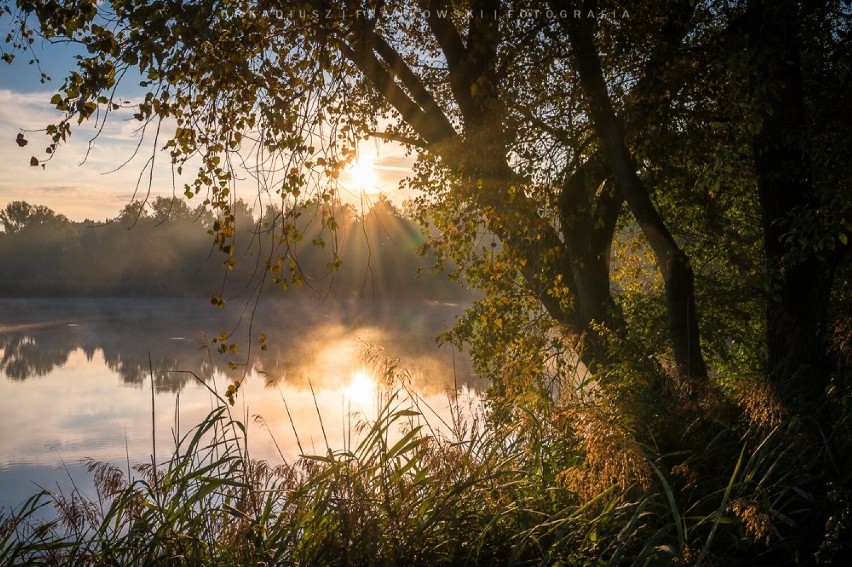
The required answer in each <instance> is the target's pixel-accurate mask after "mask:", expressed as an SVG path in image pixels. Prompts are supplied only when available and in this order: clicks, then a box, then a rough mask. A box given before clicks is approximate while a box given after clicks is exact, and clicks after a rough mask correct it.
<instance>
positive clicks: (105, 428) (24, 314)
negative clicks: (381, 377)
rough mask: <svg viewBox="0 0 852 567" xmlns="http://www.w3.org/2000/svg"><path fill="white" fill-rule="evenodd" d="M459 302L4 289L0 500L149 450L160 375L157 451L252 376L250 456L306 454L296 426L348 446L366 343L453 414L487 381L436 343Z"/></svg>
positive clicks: (369, 403) (79, 481) (309, 442)
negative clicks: (232, 301)
mask: <svg viewBox="0 0 852 567" xmlns="http://www.w3.org/2000/svg"><path fill="white" fill-rule="evenodd" d="M461 309H462V307H461V306H459V305H455V304H450V303H438V302H422V301H416V302H394V303H388V304H383V305H367V304H345V305H343V304H332V303H328V302H326V303H312V302H307V301H304V302H295V301H292V302H279V303H269V304H266V305H261V307H260V308H259V309H258V310H256V311H255V312H254V316H253V317H252V316H251V314H250V313H247V312H246V313H242V312H241V309H240V308H239V307H237V306H236V305H235V306H233V307H229V308H228V309H225V310H224V311H220V310H217V309H215V308H212V307H210V306H209V304H207V303H206V302H205V301H202V300H195V299H192V300H189V299H83V300H81V299H39V300H32V299H26V300H22V299H19V300H0V426H2V431H3V434H2V435H0V507H2V508H5V509H6V510H7V511H8V508H9V507H13V506H18V505H19V504H20V503H21V502H23V501H24V500H25V499H26V498H27V497H28V496H30V495H32V494H34V493H35V492H37V491H38V490H39V487H43V488H46V489H49V490H54V491H58V490H62V491H64V492H66V493H67V492H68V491H69V490H70V488H71V486H72V485H77V486H78V487H80V488H82V489H83V490H87V487H88V490H90V487H91V483H90V481H89V479H88V475H87V474H86V473H85V467H84V465H83V464H82V462H83V461H84V459H88V458H91V459H96V460H104V461H109V462H111V463H113V464H116V465H119V466H122V467H125V466H127V464H128V463H129V464H130V465H133V464H136V463H140V462H150V459H151V454H152V452H153V451H152V448H153V441H152V440H153V438H154V433H153V432H152V396H151V380H152V377H153V381H154V391H155V396H154V400H153V416H154V417H153V421H154V424H155V429H156V449H157V457H158V459H159V460H160V461H162V460H163V459H164V458H167V456H168V455H169V453H170V452H171V450H173V448H174V437H175V435H179V436H182V435H183V434H185V433H186V432H187V431H189V430H190V429H191V428H192V426H194V425H196V424H197V423H198V422H199V421H200V420H201V419H202V418H203V417H204V416H205V415H206V414H207V413H208V412H209V411H210V410H211V409H212V408H213V407H215V405H216V404H217V403H218V402H217V400H216V398H215V396H214V395H213V394H211V393H210V391H209V389H208V386H209V387H210V388H213V389H214V390H217V391H219V392H224V391H225V388H226V387H227V385H228V384H230V383H232V381H233V380H235V379H243V378H244V380H243V382H242V387H241V389H240V394H239V396H238V399H237V403H236V405H235V406H234V407H233V412H234V414H235V417H242V419H243V420H245V421H246V422H247V423H250V424H251V428H250V431H249V442H250V444H249V448H250V451H251V452H252V454H253V456H254V457H257V458H263V459H268V460H272V461H280V460H281V459H282V458H285V459H293V458H295V457H297V456H298V453H299V450H298V446H297V437H296V436H297V435H298V440H299V441H300V442H301V445H302V448H303V449H304V450H305V452H306V453H311V452H314V451H316V452H317V453H325V451H326V439H327V440H328V443H329V445H331V446H332V447H336V448H339V447H341V446H343V443H344V439H345V438H346V437H347V436H348V435H349V433H348V430H349V429H351V428H350V427H349V425H350V424H351V423H352V422H353V420H357V419H358V418H359V416H362V415H366V416H367V417H369V416H370V415H371V414H374V413H375V408H376V398H377V387H376V383H375V378H374V375H375V373H374V370H373V368H372V367H371V366H370V364H369V363H367V362H365V361H364V360H363V353H364V351H365V349H366V348H368V346H369V345H375V346H379V347H382V350H381V355H382V356H386V357H389V358H393V359H399V360H400V367H404V368H406V369H407V370H408V371H409V373H410V376H411V385H412V387H413V389H414V390H416V391H417V392H418V393H419V394H420V395H421V396H423V398H424V400H425V401H426V402H427V403H428V405H429V407H431V408H434V409H435V410H436V411H437V412H438V413H439V414H441V415H442V416H443V417H444V418H446V417H447V414H448V413H449V412H448V410H447V409H446V408H447V399H448V395H449V393H450V392H453V391H455V390H456V389H458V388H474V389H475V388H478V387H481V386H483V384H481V383H480V382H479V381H478V380H477V379H476V377H475V376H474V375H473V374H472V372H471V367H470V363H469V360H468V359H467V358H465V357H464V356H462V355H460V354H459V353H455V352H453V350H452V349H451V348H450V347H449V346H444V347H442V348H439V347H438V345H437V343H436V342H435V336H436V335H437V334H438V333H440V332H441V331H443V330H446V329H447V328H449V326H450V325H451V324H452V321H453V318H454V317H455V315H457V314H458V313H459V312H460V311H461ZM249 328H251V334H249ZM222 332H226V333H232V338H229V339H228V341H227V342H228V343H229V344H231V343H234V342H235V343H236V344H237V345H238V346H239V348H238V350H237V351H236V353H234V352H232V351H231V350H230V349H229V350H228V351H227V352H226V353H225V354H221V353H219V352H218V349H217V346H218V344H219V343H213V342H212V339H214V338H216V337H218V336H219V335H220V333H222ZM261 333H263V334H265V335H266V337H267V338H266V340H265V342H264V343H263V344H266V346H267V348H266V350H264V351H262V350H261V349H260V345H261V344H262V343H261V339H260V335H261ZM149 361H150V362H149ZM195 376H198V378H201V379H203V380H204V382H205V383H204V384H202V383H201V382H200V381H199V379H198V378H196V377H195ZM312 388H313V392H312V391H311V389H312ZM285 402H286V407H287V408H289V410H290V414H291V415H292V418H293V421H292V423H291V421H290V418H289V417H288V415H287V411H286V410H285ZM318 415H321V416H322V424H323V426H324V429H325V435H323V433H322V428H321V427H320V418H319V417H318ZM256 416H259V417H256ZM353 416H354V417H353ZM294 427H295V433H294ZM273 439H274V441H273ZM279 449H280V452H279Z"/></svg>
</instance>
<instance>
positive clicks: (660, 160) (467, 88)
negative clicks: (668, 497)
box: [4, 0, 852, 526]
mask: <svg viewBox="0 0 852 567" xmlns="http://www.w3.org/2000/svg"><path fill="white" fill-rule="evenodd" d="M5 9H6V10H7V11H8V12H9V13H10V14H12V15H13V17H14V18H15V20H14V21H15V27H14V28H13V30H12V33H11V34H10V36H9V42H8V48H7V50H6V51H4V59H7V60H11V59H12V58H13V56H14V55H15V54H16V53H18V52H20V51H24V50H26V49H28V46H29V45H30V44H31V43H32V42H34V41H41V39H42V38H44V39H46V40H49V41H72V42H75V43H79V44H81V45H82V46H84V47H86V48H87V54H85V55H81V56H80V57H79V59H78V68H77V69H75V70H73V71H71V73H70V74H69V76H68V77H67V78H66V79H65V81H64V83H63V84H62V86H61V87H60V88H59V89H58V92H57V94H56V95H55V96H54V98H53V100H52V103H53V104H54V105H55V106H56V108H57V109H58V110H59V111H61V112H63V113H64V117H63V118H62V120H61V121H59V122H58V123H56V124H53V125H49V126H47V130H46V132H47V135H48V136H49V140H50V141H49V148H48V150H49V152H48V154H49V155H50V154H52V153H53V152H55V151H58V150H59V149H60V146H61V145H62V144H63V143H66V142H67V141H68V138H69V135H70V134H71V132H72V130H73V129H74V128H75V126H76V124H80V123H83V122H84V121H89V122H94V123H95V124H98V125H102V124H103V123H104V122H105V121H108V120H111V119H120V117H121V116H122V113H126V114H130V115H132V117H133V118H132V119H133V120H136V121H138V123H139V128H140V131H141V132H143V133H144V134H145V138H144V139H146V140H147V141H148V142H149V143H151V150H150V151H152V154H156V150H157V149H158V148H160V147H164V148H165V149H166V150H167V151H168V155H169V159H170V160H171V162H172V163H173V164H174V168H175V171H176V173H178V174H182V175H188V176H189V177H190V180H189V181H188V182H186V183H185V185H184V186H183V192H184V193H185V195H186V196H187V197H188V198H190V199H200V200H202V201H203V203H204V204H205V206H207V207H209V208H210V210H211V211H212V213H213V215H214V216H215V220H214V224H213V228H212V231H213V238H214V241H215V243H216V245H217V246H218V247H219V248H220V249H221V250H222V251H223V252H225V253H226V254H233V252H234V249H233V244H232V239H233V237H234V222H235V218H236V213H235V210H234V195H235V193H236V191H237V190H244V189H245V188H246V187H247V186H250V188H251V190H252V191H256V192H257V193H258V194H259V195H261V196H262V197H263V198H265V199H269V200H274V201H275V202H276V204H277V205H278V206H279V207H280V210H281V211H282V212H281V214H280V215H278V216H276V217H274V218H272V219H270V220H269V222H267V223H266V224H265V225H264V229H265V230H266V231H267V232H265V234H267V235H268V236H269V238H270V241H272V242H274V243H275V245H274V246H273V247H272V249H273V250H274V252H273V253H271V254H270V256H269V258H268V261H267V269H268V270H269V271H270V272H272V273H273V274H274V277H276V278H277V280H278V281H280V282H281V283H283V284H292V283H294V282H298V281H300V279H301V277H302V276H301V274H300V271H299V267H298V262H295V263H294V262H293V258H292V254H291V252H290V251H289V246H290V244H291V243H292V242H294V241H298V240H300V239H301V238H302V236H303V235H302V233H301V231H300V229H299V227H298V226H297V223H295V222H293V220H294V217H293V215H294V214H296V213H295V212H296V211H298V208H299V206H300V205H299V203H300V202H302V201H303V200H304V199H312V200H313V202H315V203H317V204H318V206H319V207H320V210H321V214H320V215H319V218H320V219H321V229H320V231H319V232H320V233H321V236H319V237H317V238H315V239H314V241H315V242H316V243H317V244H318V245H324V244H325V243H326V242H329V243H332V244H333V241H334V236H333V235H334V230H335V228H336V227H337V225H338V220H337V215H338V214H340V206H339V196H338V189H337V182H336V180H337V178H338V176H339V174H340V172H341V170H342V168H343V167H344V166H345V164H347V163H348V162H350V161H351V160H352V159H353V158H354V156H355V153H356V151H357V147H358V141H359V140H361V139H364V138H369V137H378V138H381V139H384V140H390V141H394V142H396V143H399V144H402V145H404V146H405V147H406V148H407V149H408V150H409V151H410V152H411V153H412V154H413V155H414V156H415V157H416V163H415V165H414V167H413V171H412V174H411V175H410V177H409V178H408V179H407V181H406V183H407V185H408V186H409V187H411V188H414V189H418V190H420V191H421V195H422V196H421V197H420V198H419V199H418V200H417V202H416V203H415V205H414V207H415V210H416V212H417V214H418V215H419V216H420V218H421V220H422V221H423V223H424V225H425V226H427V227H428V228H427V229H426V231H427V232H426V234H428V235H429V236H430V239H429V241H428V243H427V245H426V246H427V247H428V248H432V249H434V250H435V251H436V252H437V253H438V255H439V257H441V258H449V259H452V260H453V261H454V262H455V263H456V265H457V266H458V275H459V276H460V277H462V278H463V279H464V280H465V281H467V282H468V283H470V284H471V285H473V286H475V287H477V288H480V289H482V290H483V291H484V292H485V296H484V298H483V299H482V300H481V301H478V302H477V303H475V304H474V305H473V306H472V307H471V308H470V309H469V310H468V311H467V312H466V314H465V315H464V316H463V317H462V318H461V319H460V321H459V324H458V325H457V326H456V328H455V330H454V331H453V332H452V333H451V334H450V335H449V336H448V338H449V339H451V340H455V341H458V342H462V343H466V344H468V345H469V348H470V349H471V351H472V352H473V353H474V355H475V358H476V360H477V363H478V368H479V370H480V371H481V372H483V373H484V374H486V375H487V376H488V377H489V378H490V379H491V380H492V382H493V384H494V395H495V396H498V397H502V398H501V399H503V400H511V399H515V398H514V397H516V396H526V395H528V393H529V392H530V391H539V392H541V391H552V390H553V384H554V381H558V380H560V379H562V380H564V379H565V376H566V375H567V373H568V372H569V369H570V368H576V367H577V362H578V360H579V361H582V363H583V368H585V369H586V370H584V371H583V372H579V373H578V374H577V375H576V381H575V382H574V383H573V384H572V385H571V387H577V386H578V385H580V384H582V383H587V382H589V381H591V382H592V383H594V385H595V386H594V390H595V391H596V392H598V394H597V395H598V396H600V398H599V399H603V398H605V397H608V398H607V399H611V400H614V401H613V402H612V403H613V404H615V406H617V407H618V408H620V409H619V411H618V413H617V415H618V418H617V419H618V420H620V424H621V425H622V426H623V427H624V428H625V429H627V430H631V431H640V432H639V433H637V435H638V436H639V438H640V439H642V440H643V442H646V443H648V444H655V445H657V447H658V450H659V451H660V452H661V453H667V452H668V453H673V454H674V453H677V452H678V451H682V450H686V451H695V450H698V449H699V448H700V447H701V446H702V445H704V444H706V443H707V442H708V439H712V438H714V435H715V433H714V432H715V431H716V429H715V428H716V427H717V426H718V422H720V421H721V422H722V423H724V424H726V425H727V426H733V424H734V423H735V422H736V421H737V418H736V417H731V415H739V414H738V411H740V410H734V409H732V406H735V405H737V404H738V403H739V401H738V400H737V394H736V393H735V392H736V391H738V389H740V391H741V390H742V388H743V387H744V384H749V385H750V386H749V387H752V390H751V391H757V390H754V388H758V389H760V391H761V392H764V394H763V397H762V398H761V403H763V404H765V405H766V406H767V407H770V406H771V407H777V408H778V415H781V416H784V417H785V418H788V419H793V421H794V422H795V423H798V424H799V425H798V427H800V428H801V431H802V432H803V433H802V434H803V436H804V437H805V438H807V439H810V440H811V441H812V442H814V443H816V444H819V443H820V442H821V441H820V440H825V439H834V437H833V433H832V432H833V431H836V428H837V427H839V423H838V422H837V421H836V419H835V409H833V408H836V407H837V406H836V403H837V400H839V399H841V398H842V397H843V396H845V395H848V366H844V362H843V356H848V355H840V354H839V351H838V350H837V349H836V348H835V349H834V350H832V348H833V347H832V345H839V344H846V343H844V341H847V340H848V339H847V338H844V337H842V336H840V335H839V334H838V333H837V332H835V328H844V327H843V324H841V323H842V321H843V320H844V319H843V313H845V312H846V309H848V302H849V297H848V291H846V289H847V288H848V286H847V285H846V283H847V282H848V277H849V274H848V272H849V256H850V255H849V245H848V239H849V236H848V235H849V232H850V230H852V214H850V211H852V207H850V203H851V202H852V200H850V184H849V180H850V162H849V160H848V159H847V157H846V156H847V155H848V152H849V150H850V149H852V146H850V134H849V129H848V127H844V126H843V125H844V124H849V123H850V118H852V117H850V116H849V112H850V108H852V104H849V103H850V82H849V77H850V76H852V75H850V69H849V65H850V62H852V53H850V49H852V48H850V45H852V42H850V41H849V39H850V38H849V34H850V27H849V24H850V11H849V6H848V3H845V2H842V1H840V0H823V1H816V2H798V1H793V0H780V1H773V2H770V1H766V0H743V1H741V2H722V1H715V0H707V1H703V2H701V1H699V2H696V1H694V0H669V1H666V2H635V3H631V4H630V5H629V6H627V7H625V6H624V5H623V4H622V3H618V2H607V1H593V0H584V1H583V2H572V1H567V0H565V1H562V0H551V1H549V2H546V3H525V2H514V1H511V0H505V1H501V0H470V1H458V2H452V1H449V0H410V1H404V2H397V3H393V4H392V5H389V4H386V3H384V2H380V1H375V2H373V1H369V0H364V1H351V2H349V1H340V2H323V3H320V4H316V3H314V2H290V3H286V4H283V3H278V2H270V1H265V0H261V1H256V2H252V1H246V2H240V1H233V2H220V1H213V0H199V1H196V2H190V3H182V2H171V1H165V0H164V1H153V2H150V1H137V0H115V1H113V2H111V3H109V4H101V5H99V4H97V3H95V2H61V1H58V0H44V1H41V0H39V1H23V0H22V1H19V2H16V3H7V4H6V5H5ZM131 77H134V78H133V79H131ZM136 77H141V81H139V86H140V87H141V88H142V89H143V91H144V94H142V95H140V96H139V97H128V98H126V99H125V98H124V97H123V96H120V93H121V92H122V91H121V87H122V81H127V80H133V81H136V80H137V79H136ZM49 155H48V157H49ZM43 158H44V156H43V157H42V158H35V159H36V162H37V163H39V162H40V161H41V160H42V159H43ZM190 169H191V171H190ZM329 254H330V256H331V257H330V260H329V262H328V265H329V267H330V268H331V269H333V268H335V267H337V266H338V265H339V261H340V255H339V249H338V247H336V246H334V245H332V246H330V247H329ZM282 267H283V268H284V269H282ZM290 268H292V269H290ZM845 328H847V329H848V326H847V327H845ZM752 376H757V377H758V378H756V379H750V378H748V379H747V377H752ZM649 399H653V400H655V401H653V402H649V401H648V400H649ZM746 405H747V404H746ZM739 407H745V406H743V405H742V404H740V406H739ZM740 413H741V412H740ZM613 419H616V418H613ZM693 423H700V424H701V425H700V426H693V425H692V424H693ZM641 432H644V433H641ZM832 442H833V441H832ZM804 453H807V454H812V453H810V452H808V451H805V452H804ZM821 454H822V455H824V454H825V453H821ZM817 460H818V459H817ZM814 462H816V461H814ZM835 465H837V466H838V467H840V470H844V469H843V467H844V466H848V463H844V464H838V463H835ZM845 470H846V471H847V478H848V468H846V469H845ZM841 476H842V474H841ZM823 480H825V479H823ZM818 484H819V483H818ZM821 486H823V489H817V488H814V491H815V492H814V493H815V494H822V496H817V497H815V500H817V501H822V500H820V499H821V498H823V497H824V496H825V489H824V487H825V483H823V484H821ZM820 490H822V492H820ZM816 508H820V507H819V506H817V507H816ZM820 510H821V511H820V512H819V513H820V514H825V513H826V511H825V508H824V507H823V508H820ZM820 518H822V519H824V516H820ZM820 522H822V523H821V524H820ZM814 525H823V526H824V525H825V522H824V521H822V520H819V521H817V522H816V524H814Z"/></svg>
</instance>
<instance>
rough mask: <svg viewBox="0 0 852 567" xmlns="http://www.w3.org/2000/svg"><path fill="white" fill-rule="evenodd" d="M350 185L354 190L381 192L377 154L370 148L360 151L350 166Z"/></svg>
mask: <svg viewBox="0 0 852 567" xmlns="http://www.w3.org/2000/svg"><path fill="white" fill-rule="evenodd" d="M348 174H349V180H350V181H349V185H350V187H351V188H352V190H353V191H363V192H364V193H378V192H379V190H380V189H379V174H378V173H377V172H376V154H375V152H372V151H370V150H364V151H361V152H359V153H358V157H357V158H355V162H354V163H352V164H351V165H350V166H349V171H348Z"/></svg>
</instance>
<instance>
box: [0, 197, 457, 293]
mask: <svg viewBox="0 0 852 567" xmlns="http://www.w3.org/2000/svg"><path fill="white" fill-rule="evenodd" d="M232 213H233V215H234V223H233V225H234V227H235V233H234V235H233V244H234V247H233V252H232V254H231V255H230V256H229V255H226V254H224V253H222V252H221V251H220V250H219V248H218V247H217V246H214V242H213V237H212V236H211V234H212V228H213V226H214V223H216V222H217V219H216V218H215V217H214V216H213V215H212V214H211V213H210V212H209V211H208V210H207V209H205V208H204V207H203V206H199V207H197V208H195V209H191V208H189V207H188V206H187V204H186V202H185V201H183V200H181V199H177V198H166V197H158V198H156V199H153V200H151V201H150V202H148V203H142V202H139V201H135V202H132V203H129V204H128V205H127V206H125V208H124V210H122V212H121V213H120V214H119V215H118V217H117V218H115V219H113V220H111V221H108V222H104V221H101V222H98V221H92V220H85V221H83V222H73V221H70V220H69V219H68V218H66V217H65V216H63V215H61V214H57V213H56V212H54V211H52V210H50V209H49V208H47V207H44V206H41V205H31V204H29V203H26V202H23V201H15V202H12V203H9V204H7V205H6V206H5V207H4V208H3V209H2V210H0V228H2V232H0V294H2V296H5V297H15V296H18V297H33V296H41V297H49V296H52V297H66V296H67V297H74V296H76V297H96V296H111V297H112V296H159V297H179V296H198V295H207V296H212V295H213V294H221V296H222V297H224V298H225V299H226V300H227V299H230V298H235V297H246V296H247V295H249V294H250V293H252V292H254V291H256V290H257V289H259V287H258V286H263V287H264V288H265V287H270V288H271V287H273V283H272V282H273V279H274V276H275V274H273V273H271V272H269V271H268V269H267V268H268V267H269V266H275V265H276V264H278V265H279V269H278V270H277V271H278V273H279V274H282V273H286V274H287V276H286V277H282V278H281V279H282V280H285V281H290V282H292V279H293V278H292V276H293V274H294V273H297V274H298V277H297V278H296V279H297V280H301V285H296V286H293V285H290V286H289V287H290V288H291V289H289V290H288V291H287V293H282V292H280V291H278V292H277V293H276V295H278V296H281V295H285V296H286V295H291V294H293V295H300V296H301V297H304V295H302V294H305V293H307V294H310V295H312V296H315V297H322V296H329V297H331V298H336V299H350V298H351V299H366V300H370V299H392V298H433V299H446V298H466V297H468V296H469V292H468V291H467V290H465V289H464V288H463V287H462V286H461V285H459V284H458V283H455V282H451V281H450V280H449V277H448V275H447V273H446V272H437V271H435V270H434V269H433V266H434V264H435V260H434V258H433V257H430V256H428V255H425V256H424V255H420V254H418V249H419V247H420V244H421V243H422V241H423V234H422V232H421V230H420V228H419V227H418V225H417V224H416V223H415V222H413V221H411V220H409V219H406V218H404V216H403V215H402V214H401V213H400V212H399V211H398V210H397V209H396V208H395V207H394V206H393V205H392V204H391V203H390V202H389V201H388V200H387V199H385V198H381V197H380V198H379V199H378V201H377V202H376V203H375V204H374V205H373V206H372V207H370V208H369V210H366V211H364V212H363V213H359V212H358V211H356V210H355V209H354V208H353V207H350V206H345V205H344V206H339V207H337V208H336V209H335V210H333V211H332V212H329V209H328V207H326V206H324V205H323V204H320V203H307V204H305V205H303V206H302V207H301V208H300V209H299V210H298V211H288V212H287V213H283V212H282V211H281V210H278V209H276V208H273V207H267V209H266V210H265V211H264V213H263V215H262V216H261V217H260V218H259V220H258V217H257V215H254V214H253V211H252V210H251V209H250V208H249V207H248V206H247V205H246V203H244V202H242V201H237V202H236V203H235V204H234V205H233V206H232ZM329 214H333V215H334V224H336V225H337V228H336V230H334V231H331V230H329V223H328V222H327V221H328V215H329ZM284 222H286V223H291V224H293V225H296V226H298V231H296V232H295V234H297V235H298V237H297V238H295V239H293V238H292V235H293V234H294V232H293V231H290V233H289V234H290V235H291V237H290V238H288V241H282V239H281V238H280V234H281V231H280V230H278V227H279V226H280V224H281V223H284ZM208 231H211V232H210V233H208ZM336 260H339V261H340V263H339V268H337V269H331V265H332V264H334V263H335V261H336ZM279 287H281V286H279ZM264 291H268V292H272V293H275V291H276V290H266V289H264Z"/></svg>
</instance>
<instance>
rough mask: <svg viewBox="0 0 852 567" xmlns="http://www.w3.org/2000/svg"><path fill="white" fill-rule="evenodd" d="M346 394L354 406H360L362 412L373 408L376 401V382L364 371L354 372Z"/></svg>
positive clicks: (345, 391)
mask: <svg viewBox="0 0 852 567" xmlns="http://www.w3.org/2000/svg"><path fill="white" fill-rule="evenodd" d="M344 394H345V396H346V399H347V400H349V401H350V403H351V404H352V405H357V406H360V409H361V410H362V411H363V410H366V409H368V408H371V407H372V405H373V404H374V402H375V400H376V381H375V380H374V379H373V377H372V376H371V375H370V373H369V372H367V371H366V370H364V369H361V370H358V371H356V372H353V373H352V378H351V380H350V382H349V386H347V387H346V389H345V390H344Z"/></svg>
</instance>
